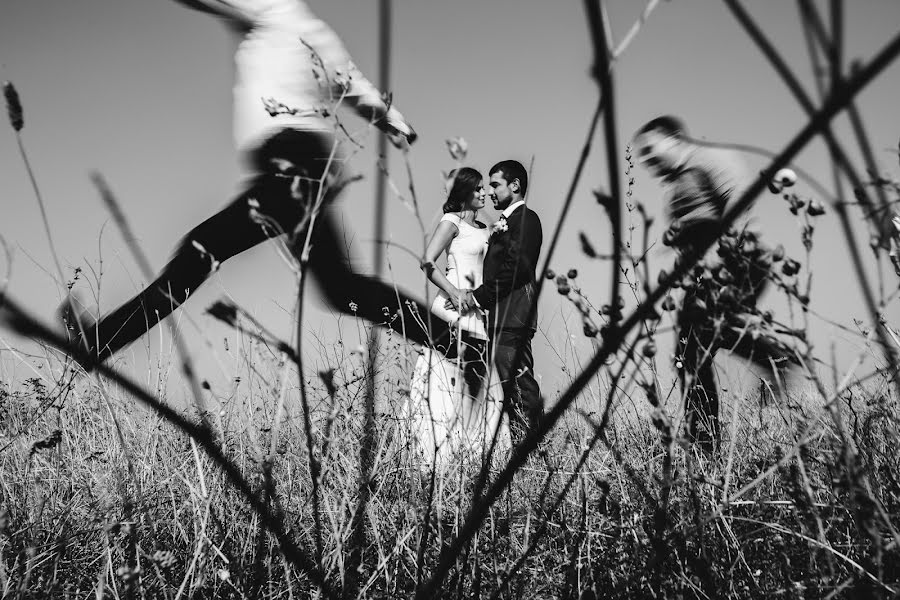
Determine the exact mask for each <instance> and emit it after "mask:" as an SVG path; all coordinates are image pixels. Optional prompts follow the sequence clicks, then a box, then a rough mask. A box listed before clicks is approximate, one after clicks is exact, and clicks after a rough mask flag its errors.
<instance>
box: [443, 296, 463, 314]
mask: <svg viewBox="0 0 900 600" xmlns="http://www.w3.org/2000/svg"><path fill="white" fill-rule="evenodd" d="M461 298H462V292H460V291H459V290H456V291H455V293H453V294H448V295H447V300H446V302H444V308H445V309H446V310H455V311H456V312H458V313H462V311H461V310H459V309H460V307H461V305H460V300H461Z"/></svg>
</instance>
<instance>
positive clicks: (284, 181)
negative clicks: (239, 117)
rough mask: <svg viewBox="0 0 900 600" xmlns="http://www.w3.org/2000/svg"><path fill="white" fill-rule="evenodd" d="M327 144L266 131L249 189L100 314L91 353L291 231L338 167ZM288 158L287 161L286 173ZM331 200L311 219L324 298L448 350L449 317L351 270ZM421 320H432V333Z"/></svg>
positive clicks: (312, 265) (111, 350)
mask: <svg viewBox="0 0 900 600" xmlns="http://www.w3.org/2000/svg"><path fill="white" fill-rule="evenodd" d="M332 144H333V138H332V137H331V136H330V135H327V134H322V133H317V132H304V131H299V130H294V129H285V130H282V131H281V132H280V133H278V134H276V135H274V136H273V137H271V138H270V139H269V140H268V142H266V143H265V144H264V145H263V146H262V148H260V150H259V151H257V152H256V153H255V155H254V157H253V163H254V167H255V168H256V172H257V175H256V176H255V177H254V178H253V180H252V181H251V182H250V185H249V186H248V187H247V189H246V190H245V191H244V192H243V193H241V194H240V195H239V196H238V197H237V198H236V199H235V200H234V201H232V202H231V203H230V204H228V206H226V207H225V208H224V209H222V210H221V211H219V212H218V213H216V214H215V215H214V216H212V217H210V218H209V219H207V220H206V221H204V222H203V223H201V224H200V225H198V226H197V227H195V228H194V229H192V230H191V231H190V232H189V233H188V234H187V235H186V236H185V237H184V239H183V240H182V242H181V243H180V244H179V246H178V247H177V248H176V249H175V252H174V256H173V257H172V259H171V260H170V261H169V263H168V264H167V265H166V266H165V268H163V270H162V272H161V273H160V274H159V276H158V277H157V278H156V280H155V281H153V282H152V283H151V284H149V285H148V286H147V287H146V288H145V289H144V290H143V291H141V292H140V293H139V294H137V295H136V296H134V297H133V298H132V299H131V300H129V301H127V302H125V303H124V304H123V305H122V306H121V307H119V308H118V309H116V310H115V311H113V312H112V313H110V314H108V315H106V316H105V317H104V318H103V319H101V320H100V322H99V323H98V324H97V331H96V332H94V331H89V332H88V333H87V335H88V337H89V338H90V339H89V340H88V341H89V345H90V346H91V348H92V351H93V352H94V353H96V354H95V356H97V357H98V358H99V360H101V361H102V360H105V359H106V358H109V357H110V356H111V355H113V354H115V353H116V351H118V350H119V349H121V348H123V347H124V346H126V345H128V344H130V343H131V342H133V341H134V340H136V339H138V338H139V337H141V336H142V335H143V334H144V333H146V332H147V331H149V330H150V329H152V328H153V327H154V326H155V325H157V324H158V323H159V322H160V321H161V320H162V319H164V318H165V317H166V316H167V315H169V314H170V313H171V312H173V311H174V310H175V309H177V308H178V306H179V305H180V304H181V303H183V302H184V301H185V300H186V299H187V298H188V297H189V296H190V295H191V294H192V293H193V292H194V291H196V290H197V288H198V287H199V286H200V285H201V284H202V283H203V282H204V281H205V280H206V278H207V277H208V276H209V275H210V274H211V273H212V272H213V270H214V268H215V267H214V265H215V263H216V262H218V263H221V262H225V261H226V260H227V259H229V258H231V257H232V256H235V255H237V254H240V253H241V252H243V251H245V250H248V249H250V248H252V247H253V246H255V245H257V244H260V243H262V242H264V241H266V240H267V239H269V238H270V237H275V236H277V235H279V234H282V233H286V234H287V235H289V236H290V235H291V234H292V233H293V232H294V231H295V229H297V227H298V224H300V223H302V220H303V218H304V217H305V216H306V213H307V212H308V209H309V207H310V206H311V205H312V202H313V201H314V198H315V195H316V194H317V192H318V183H317V181H318V180H320V179H321V178H322V176H323V175H324V174H325V172H326V167H327V168H328V169H329V170H330V171H332V172H333V171H335V168H334V167H335V165H336V163H335V162H334V161H329V160H328V157H329V156H330V155H331V154H332ZM285 161H286V163H289V165H290V166H289V167H288V169H287V171H286V170H285V164H286V163H285ZM338 166H339V165H338ZM291 173H300V174H302V178H301V179H299V180H298V179H297V177H296V176H292V175H291ZM298 181H301V182H302V185H299V186H298ZM326 193H327V192H326ZM330 205H331V203H330V202H326V204H325V207H324V208H323V209H322V210H321V212H320V213H319V215H318V216H317V218H316V222H315V225H314V227H313V235H312V245H311V250H310V255H309V269H310V273H311V274H312V275H313V276H314V277H315V279H316V280H317V281H318V282H319V284H320V287H321V290H322V293H323V295H324V296H325V298H326V299H327V301H328V302H329V303H330V304H331V305H332V306H333V307H334V308H335V309H337V310H339V311H341V312H343V313H346V314H354V315H356V316H359V317H362V318H364V319H367V320H369V321H371V322H372V323H375V324H379V325H384V326H387V327H390V328H392V329H394V330H396V331H398V332H401V333H404V334H405V335H406V337H407V338H408V339H409V340H411V341H414V342H417V343H420V344H424V345H430V344H431V343H434V344H435V345H436V346H437V347H439V348H446V347H447V346H448V345H449V344H448V340H449V337H450V333H449V326H448V325H447V323H446V322H444V321H442V320H441V319H439V318H438V317H436V316H434V315H432V314H431V311H430V310H429V309H428V308H427V307H426V306H425V305H424V304H422V303H420V302H418V301H416V300H414V299H412V298H411V297H409V296H408V295H406V294H404V293H403V292H402V291H398V290H397V289H396V288H395V287H394V286H393V285H389V284H387V283H385V282H383V281H381V280H379V279H377V278H374V277H369V276H365V275H359V274H357V273H355V272H354V271H353V269H352V267H351V264H350V260H349V258H348V256H347V252H346V248H345V245H344V243H343V237H342V235H341V229H340V227H339V225H338V223H337V218H336V215H335V214H334V207H333V206H330ZM305 240H306V231H305V228H304V230H303V231H301V232H300V234H299V235H297V236H295V241H294V242H293V247H292V248H291V250H292V251H293V252H294V253H295V255H296V256H299V253H300V251H301V250H302V248H303V244H304V242H305ZM351 306H352V309H351ZM423 324H429V325H430V328H431V335H429V333H428V331H427V330H426V329H427V327H426V326H423Z"/></svg>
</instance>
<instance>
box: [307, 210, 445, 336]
mask: <svg viewBox="0 0 900 600" xmlns="http://www.w3.org/2000/svg"><path fill="white" fill-rule="evenodd" d="M335 213H336V208H335V207H333V206H328V207H326V208H324V209H323V210H322V211H321V212H320V214H319V216H318V218H317V220H316V224H315V227H314V230H313V238H312V247H311V249H310V256H309V267H310V269H311V272H312V275H313V276H314V277H315V278H316V280H317V281H318V282H319V284H320V286H321V288H322V293H323V294H324V295H325V298H326V299H327V300H328V302H329V304H331V306H332V307H334V308H335V309H337V310H338V311H340V312H342V313H345V314H352V315H356V316H358V317H362V318H364V319H366V320H368V321H371V322H372V323H374V324H376V325H382V326H385V327H389V328H391V329H393V330H394V331H396V332H398V333H401V334H403V335H405V336H406V338H407V339H408V340H410V341H412V342H417V343H419V344H422V345H425V346H434V347H436V348H438V349H439V350H440V351H442V352H443V353H445V354H446V353H447V351H448V350H449V349H450V347H451V345H455V344H452V343H451V340H450V329H451V328H450V325H449V324H448V323H447V322H446V321H444V320H442V319H440V318H439V317H437V316H435V315H433V314H431V311H430V310H429V308H428V307H427V306H425V305H424V304H423V303H421V302H419V301H418V300H416V299H414V298H413V297H412V296H411V295H409V294H408V293H406V292H404V291H402V290H400V289H398V288H396V287H395V286H393V285H390V284H387V283H385V282H384V281H382V280H381V279H378V278H377V277H371V276H368V275H360V274H359V273H356V272H354V271H353V268H352V266H351V264H350V258H349V257H348V256H347V252H346V250H345V246H344V243H343V236H342V235H341V230H340V227H339V225H338V223H337V216H336V214H335ZM298 243H300V244H302V243H303V240H300V241H299V242H298ZM298 250H299V249H298ZM351 307H352V308H351ZM429 330H430V331H429Z"/></svg>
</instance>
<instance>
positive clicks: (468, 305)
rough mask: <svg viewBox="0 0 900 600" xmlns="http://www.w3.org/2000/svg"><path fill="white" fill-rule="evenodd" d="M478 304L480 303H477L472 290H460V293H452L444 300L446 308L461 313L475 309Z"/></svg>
mask: <svg viewBox="0 0 900 600" xmlns="http://www.w3.org/2000/svg"><path fill="white" fill-rule="evenodd" d="M476 306H478V305H477V304H476V303H475V296H473V295H472V292H471V290H467V291H465V292H460V294H459V295H451V296H449V297H448V298H447V301H446V302H444V308H445V309H447V310H455V311H456V312H458V313H459V314H461V315H464V314H466V313H469V312H471V311H473V310H474V309H475V308H476Z"/></svg>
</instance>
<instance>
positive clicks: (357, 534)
mask: <svg viewBox="0 0 900 600" xmlns="http://www.w3.org/2000/svg"><path fill="white" fill-rule="evenodd" d="M378 16H379V28H378V31H379V39H378V70H379V79H380V85H379V89H382V90H387V89H389V88H390V80H391V0H379V2H378ZM378 156H381V157H382V160H383V161H384V163H385V168H384V169H379V170H378V172H377V173H376V176H375V242H374V246H375V247H374V261H375V275H376V276H378V277H380V276H381V273H382V270H383V263H384V256H383V248H382V245H381V243H380V240H381V239H382V238H383V237H384V223H385V194H386V189H385V183H386V179H387V172H386V171H387V135H385V134H384V133H381V134H380V135H379V136H378ZM380 345H381V336H380V334H379V330H378V328H377V327H372V328H371V329H370V330H369V339H368V343H367V347H368V349H369V352H368V361H367V363H368V368H367V369H366V373H365V376H366V398H365V415H364V422H363V439H362V443H361V444H360V450H359V503H358V505H357V508H356V512H355V513H354V515H353V525H352V527H353V533H352V537H351V541H350V557H349V559H348V565H347V567H346V568H345V570H344V589H343V594H344V597H345V598H353V597H355V596H356V595H357V590H358V588H359V572H358V571H359V566H360V565H361V564H362V558H363V548H364V547H365V542H366V532H365V521H366V511H367V507H368V502H369V489H370V488H369V479H370V477H371V472H372V462H373V455H374V446H375V369H376V367H377V362H378V361H377V357H378V348H379V346H380Z"/></svg>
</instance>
